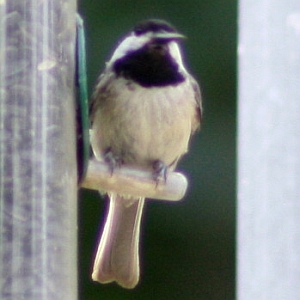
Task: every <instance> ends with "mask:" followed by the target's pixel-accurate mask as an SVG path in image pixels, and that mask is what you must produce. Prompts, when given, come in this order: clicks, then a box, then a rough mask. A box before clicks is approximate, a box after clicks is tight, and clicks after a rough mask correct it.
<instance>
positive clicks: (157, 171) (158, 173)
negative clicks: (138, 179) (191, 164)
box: [152, 159, 168, 185]
mask: <svg viewBox="0 0 300 300" xmlns="http://www.w3.org/2000/svg"><path fill="white" fill-rule="evenodd" d="M152 168H153V179H154V181H155V182H156V185H158V184H159V183H160V182H164V183H165V182H166V181H167V172H168V167H167V166H166V164H165V163H164V162H162V161H161V160H159V159H158V160H155V161H154V162H153V164H152Z"/></svg>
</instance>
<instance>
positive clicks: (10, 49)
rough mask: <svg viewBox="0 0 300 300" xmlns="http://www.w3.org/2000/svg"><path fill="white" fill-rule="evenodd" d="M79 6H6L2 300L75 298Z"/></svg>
mask: <svg viewBox="0 0 300 300" xmlns="http://www.w3.org/2000/svg"><path fill="white" fill-rule="evenodd" d="M75 8H76V1H75V0H47V1H36V0H0V21H1V26H0V299H1V300H16V299H28V300H29V299H30V300H44V299H45V300H46V299H47V300H48V299H49V300H50V299H51V300H53V299H66V300H73V299H77V266H76V263H77V259H76V252H77V249H76V244H77V243H76V236H77V234H76V225H77V220H76V219H77V216H76V194H77V186H76V185H77V171H76V153H75V150H76V149H75V148H76V147H75V121H74V119H75V118H74V91H73V86H74V83H73V80H74V43H75Z"/></svg>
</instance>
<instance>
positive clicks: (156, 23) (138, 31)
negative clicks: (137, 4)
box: [133, 19, 177, 36]
mask: <svg viewBox="0 0 300 300" xmlns="http://www.w3.org/2000/svg"><path fill="white" fill-rule="evenodd" d="M133 31H134V33H135V35H137V36H139V35H142V34H144V33H147V32H161V31H165V32H177V30H176V28H175V27H174V26H172V25H171V24H170V23H168V22H166V21H164V20H159V19H150V20H144V21H141V22H140V23H138V24H137V25H136V26H135V27H134V28H133Z"/></svg>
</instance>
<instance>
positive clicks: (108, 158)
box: [104, 149, 122, 176]
mask: <svg viewBox="0 0 300 300" xmlns="http://www.w3.org/2000/svg"><path fill="white" fill-rule="evenodd" d="M104 161H105V162H106V163H107V164H108V166H109V170H110V175H111V176H112V175H113V173H114V169H115V168H116V167H118V168H119V167H121V165H122V159H121V158H120V157H118V156H116V155H114V153H113V152H112V151H111V149H108V150H107V151H106V153H105V155H104Z"/></svg>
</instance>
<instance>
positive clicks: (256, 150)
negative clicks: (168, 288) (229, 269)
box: [237, 0, 300, 300]
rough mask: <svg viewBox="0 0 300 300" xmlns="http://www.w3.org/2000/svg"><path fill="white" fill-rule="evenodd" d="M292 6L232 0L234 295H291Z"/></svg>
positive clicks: (295, 65) (294, 285) (295, 19)
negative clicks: (235, 50) (235, 56)
mask: <svg viewBox="0 0 300 300" xmlns="http://www.w3.org/2000/svg"><path fill="white" fill-rule="evenodd" d="M299 46H300V4H299V1H297V0H287V1H279V0H275V1H267V0H255V1H253V0H241V1H240V3H239V121H238V124H239V125H238V126H239V127H238V128H239V129H238V131H239V132H238V153H239V154H238V283H237V286H238V292H237V296H238V297H237V298H238V299H239V300H248V299H249V300H253V299H266V300H267V299H272V300H276V299H278V300H282V299H289V300H293V299H295V300H296V299H299V282H300V217H299V216H300V202H299V201H300V171H299V170H300V71H299V70H300V51H299V49H300V48H299Z"/></svg>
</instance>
